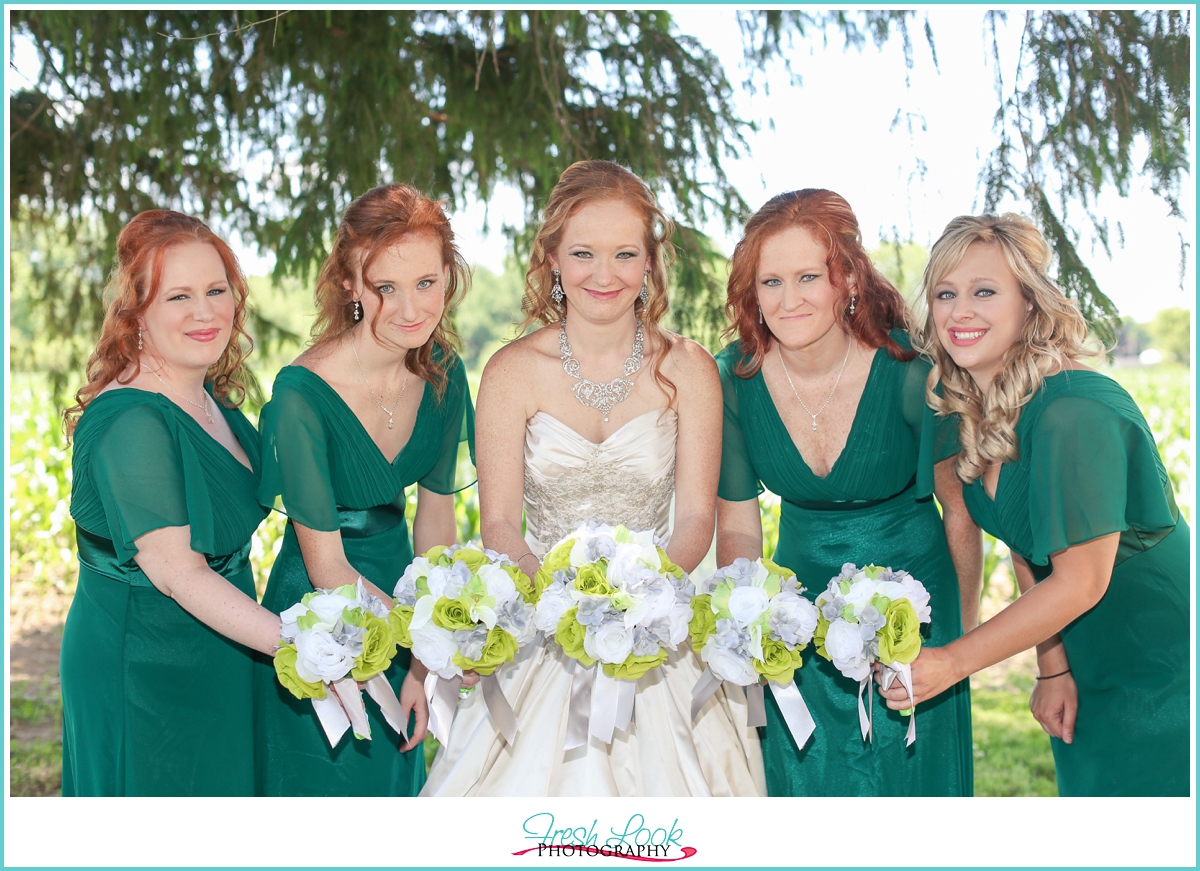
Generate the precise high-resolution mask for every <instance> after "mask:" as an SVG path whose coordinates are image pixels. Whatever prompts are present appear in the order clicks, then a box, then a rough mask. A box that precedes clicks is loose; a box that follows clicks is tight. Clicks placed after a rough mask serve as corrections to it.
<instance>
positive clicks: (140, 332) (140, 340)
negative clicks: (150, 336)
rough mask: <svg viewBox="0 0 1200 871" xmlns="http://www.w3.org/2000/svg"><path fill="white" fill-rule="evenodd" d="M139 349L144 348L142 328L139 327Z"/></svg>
mask: <svg viewBox="0 0 1200 871" xmlns="http://www.w3.org/2000/svg"><path fill="white" fill-rule="evenodd" d="M138 350H139V351H140V350H142V328H141V327H138Z"/></svg>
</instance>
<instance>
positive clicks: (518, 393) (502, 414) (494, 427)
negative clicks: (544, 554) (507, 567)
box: [475, 344, 541, 578]
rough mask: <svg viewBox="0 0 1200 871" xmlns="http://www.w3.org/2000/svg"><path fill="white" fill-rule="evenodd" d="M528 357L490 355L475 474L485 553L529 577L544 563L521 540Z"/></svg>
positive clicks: (514, 349)
mask: <svg viewBox="0 0 1200 871" xmlns="http://www.w3.org/2000/svg"><path fill="white" fill-rule="evenodd" d="M522 358H526V362H528V359H527V358H528V354H526V353H525V352H524V350H523V349H522V348H521V347H520V346H519V345H516V344H513V345H509V346H507V347H505V348H503V349H501V350H500V351H498V352H496V353H495V354H493V355H492V359H491V360H489V361H488V364H487V366H485V367H484V370H483V377H482V378H481V379H480V382H479V396H478V398H477V401H476V404H475V471H476V472H477V474H478V476H479V533H480V537H481V538H482V539H483V544H484V546H485V547H488V548H491V549H492V550H494V551H497V552H498V553H503V554H507V555H508V556H509V558H510V559H514V560H516V561H517V564H518V565H519V566H520V567H521V571H523V572H525V574H527V575H528V576H529V577H531V578H532V577H533V576H534V575H535V574H537V570H538V568H540V567H541V562H540V561H539V560H538V558H537V557H536V556H534V555H533V554H531V553H529V546H528V545H527V544H526V543H525V539H524V537H523V536H522V535H521V514H522V501H523V497H524V494H525V424H526V421H527V420H528V419H529V417H530V416H531V412H530V411H529V408H528V407H527V402H528V401H529V396H530V392H529V390H528V386H529V373H528V372H527V371H525V372H522V371H521V370H522V368H523V367H521V366H520V363H521V360H522Z"/></svg>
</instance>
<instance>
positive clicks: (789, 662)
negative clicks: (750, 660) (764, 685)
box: [754, 638, 803, 686]
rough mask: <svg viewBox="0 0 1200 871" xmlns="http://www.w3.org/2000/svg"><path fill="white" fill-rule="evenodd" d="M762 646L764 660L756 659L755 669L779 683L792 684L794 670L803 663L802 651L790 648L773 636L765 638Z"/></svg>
mask: <svg viewBox="0 0 1200 871" xmlns="http://www.w3.org/2000/svg"><path fill="white" fill-rule="evenodd" d="M762 647H763V661H762V662H759V661H758V660H757V659H756V660H754V670H755V671H757V672H758V673H759V674H761V675H762V676H763V677H765V678H766V679H767V680H773V681H775V683H777V684H783V685H784V686H787V685H788V684H790V683H791V682H792V678H793V672H794V671H795V670H796V669H798V668H799V667H800V666H801V665H802V664H803V663H802V662H801V661H800V651H799V650H788V646H787V645H786V644H784V643H783V642H782V641H776V640H774V639H773V638H764V639H763V642H762Z"/></svg>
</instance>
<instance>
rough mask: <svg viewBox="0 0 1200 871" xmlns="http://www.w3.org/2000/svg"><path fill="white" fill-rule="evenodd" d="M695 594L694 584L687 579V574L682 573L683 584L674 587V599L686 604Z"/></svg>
mask: <svg viewBox="0 0 1200 871" xmlns="http://www.w3.org/2000/svg"><path fill="white" fill-rule="evenodd" d="M695 595H696V585H695V584H693V583H692V582H691V581H689V580H687V575H684V581H683V584H682V585H680V586H677V587H676V588H675V601H676V602H679V603H680V604H681V605H686V604H687V603H688V602H690V601H692V598H693V597H694V596H695Z"/></svg>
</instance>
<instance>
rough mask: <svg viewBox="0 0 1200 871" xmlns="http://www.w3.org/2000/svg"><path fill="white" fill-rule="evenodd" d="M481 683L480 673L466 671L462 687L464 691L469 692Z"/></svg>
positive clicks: (463, 675)
mask: <svg viewBox="0 0 1200 871" xmlns="http://www.w3.org/2000/svg"><path fill="white" fill-rule="evenodd" d="M477 683H479V672H477V671H464V672H463V674H462V687H463V689H464V690H469V689H470V688H471V687H473V686H475V684H477Z"/></svg>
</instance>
